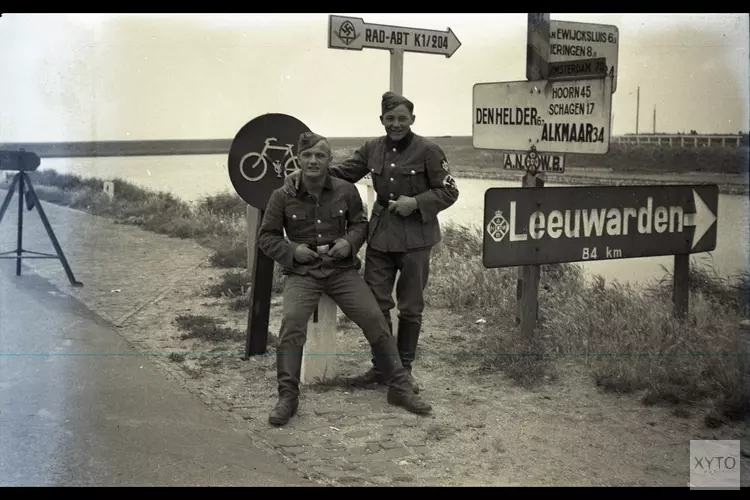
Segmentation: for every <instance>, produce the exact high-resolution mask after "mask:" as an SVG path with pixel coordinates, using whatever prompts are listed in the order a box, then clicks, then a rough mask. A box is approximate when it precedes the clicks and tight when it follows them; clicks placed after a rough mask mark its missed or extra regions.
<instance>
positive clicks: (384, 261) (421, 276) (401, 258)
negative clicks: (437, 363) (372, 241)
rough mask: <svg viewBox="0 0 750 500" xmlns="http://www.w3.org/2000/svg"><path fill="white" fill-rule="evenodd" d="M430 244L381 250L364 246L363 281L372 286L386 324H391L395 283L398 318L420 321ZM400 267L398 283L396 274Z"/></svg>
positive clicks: (428, 272) (418, 323)
mask: <svg viewBox="0 0 750 500" xmlns="http://www.w3.org/2000/svg"><path fill="white" fill-rule="evenodd" d="M431 252H432V247H427V248H420V249H418V250H412V251H410V252H381V251H379V250H375V249H374V248H372V247H370V246H369V245H368V246H367V248H366V249H365V273H364V275H365V276H364V277H365V282H366V283H367V286H369V287H370V290H372V294H373V295H374V296H375V300H376V301H377V303H378V307H379V308H380V312H381V313H382V314H383V316H384V317H385V319H386V321H387V323H388V326H389V328H390V329H392V325H391V309H393V307H394V306H396V304H394V302H393V296H392V295H393V285H394V284H395V285H396V300H397V301H398V318H399V320H400V321H403V322H406V323H412V324H415V325H421V324H422V312H423V311H424V290H425V288H426V287H427V280H428V278H429V274H430V254H431ZM399 271H401V276H399V279H398V283H395V282H396V274H397V273H398V272H399Z"/></svg>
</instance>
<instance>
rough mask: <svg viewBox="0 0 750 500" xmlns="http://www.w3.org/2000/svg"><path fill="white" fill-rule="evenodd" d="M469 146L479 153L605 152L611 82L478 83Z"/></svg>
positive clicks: (608, 80) (475, 90) (608, 135)
mask: <svg viewBox="0 0 750 500" xmlns="http://www.w3.org/2000/svg"><path fill="white" fill-rule="evenodd" d="M473 94H474V95H473V110H472V115H473V116H472V122H473V133H472V136H473V143H474V147H475V148H478V149H499V150H504V151H520V152H528V151H529V150H530V148H531V146H535V147H536V150H537V152H539V153H586V154H606V153H607V152H608V151H609V139H610V133H611V130H610V116H611V112H612V78H610V77H606V78H598V79H594V80H573V81H565V82H550V81H548V80H539V81H532V82H527V81H519V82H497V83H477V84H475V85H474V91H473Z"/></svg>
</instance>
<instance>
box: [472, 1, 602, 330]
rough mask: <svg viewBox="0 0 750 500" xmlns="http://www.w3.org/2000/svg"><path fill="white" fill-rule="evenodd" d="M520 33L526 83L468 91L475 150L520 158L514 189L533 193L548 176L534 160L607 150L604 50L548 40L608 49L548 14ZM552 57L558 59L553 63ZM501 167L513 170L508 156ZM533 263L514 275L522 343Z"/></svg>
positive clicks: (530, 325) (534, 17)
mask: <svg viewBox="0 0 750 500" xmlns="http://www.w3.org/2000/svg"><path fill="white" fill-rule="evenodd" d="M527 26H528V28H527V43H526V78H527V81H518V82H498V83H477V84H475V85H474V89H473V100H474V110H473V112H474V116H473V130H472V136H473V145H474V147H475V148H477V149H495V150H503V151H506V152H509V153H511V152H512V153H514V154H516V155H525V156H524V157H523V160H522V161H523V166H525V167H526V173H525V175H524V176H523V179H522V181H521V187H522V188H526V189H528V188H532V189H539V188H543V187H544V178H543V176H544V171H549V170H550V169H549V167H547V168H542V169H541V170H542V172H540V165H544V164H545V163H546V164H547V165H549V158H545V160H541V157H540V155H545V154H548V153H557V154H564V153H578V154H606V153H607V152H608V151H609V142H610V134H611V125H612V123H611V111H612V85H613V81H614V70H612V78H607V77H605V76H606V75H607V65H608V64H610V59H609V58H608V57H609V56H608V53H607V52H606V51H604V52H605V53H601V54H600V53H599V52H598V51H596V50H594V49H593V48H588V49H586V48H583V49H581V48H580V47H579V48H570V47H568V48H565V49H560V48H559V46H560V45H561V44H560V43H557V44H553V45H552V46H551V45H550V39H551V38H554V39H555V40H558V39H566V40H567V39H578V38H582V39H584V40H586V41H592V42H596V43H601V42H603V43H610V38H609V37H608V36H607V35H606V34H605V35H604V36H603V38H602V36H599V35H596V36H594V35H593V34H592V33H588V32H586V33H583V32H582V31H581V30H580V29H579V30H577V31H576V30H573V31H572V32H571V29H570V28H567V27H564V26H563V27H558V25H556V24H554V25H553V24H552V23H551V21H550V17H549V14H548V13H531V14H529V15H528V21H527ZM553 32H554V34H553ZM571 33H572V34H571ZM615 41H616V38H615V37H612V42H615ZM615 45H616V44H615ZM566 47H567V46H566ZM615 52H616V50H615ZM553 55H556V56H559V57H558V58H557V59H554V60H553V59H552V56H553ZM570 55H572V56H573V57H572V58H568V57H565V56H570ZM610 55H611V54H610ZM571 61H572V62H571ZM517 161H518V160H517ZM503 164H504V168H513V158H511V157H510V154H506V156H505V158H504V159H503ZM562 164H563V162H562V159H560V161H558V162H557V168H555V161H554V159H553V160H552V165H553V169H554V170H557V171H562V170H563V167H562ZM539 264H540V263H538V262H536V261H534V260H531V261H530V262H527V263H524V264H522V265H521V266H522V269H519V275H518V281H517V299H518V303H517V308H516V321H517V322H520V323H521V331H522V335H523V336H524V337H526V338H530V337H532V336H533V333H534V328H535V326H536V322H537V318H538V309H539V308H538V302H537V301H538V288H539V271H540V269H539Z"/></svg>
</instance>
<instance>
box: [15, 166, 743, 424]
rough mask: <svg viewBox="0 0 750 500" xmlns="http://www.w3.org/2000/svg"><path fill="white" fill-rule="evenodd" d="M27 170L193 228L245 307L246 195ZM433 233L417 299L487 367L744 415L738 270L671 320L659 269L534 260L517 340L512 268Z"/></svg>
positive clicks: (175, 226) (88, 204)
mask: <svg viewBox="0 0 750 500" xmlns="http://www.w3.org/2000/svg"><path fill="white" fill-rule="evenodd" d="M30 175H31V176H32V180H33V181H34V183H35V185H36V186H37V188H36V190H37V193H38V195H39V197H40V198H41V199H42V200H45V201H48V202H52V203H57V204H61V205H66V206H69V207H73V208H78V209H82V210H85V211H87V212H89V213H93V214H96V215H103V216H108V217H112V218H114V219H115V220H117V221H119V222H121V223H126V224H135V225H138V226H141V227H143V228H144V229H147V230H150V231H154V232H157V233H161V234H167V235H170V236H174V237H178V238H193V239H196V240H197V241H198V242H199V243H201V244H203V245H206V246H207V247H209V248H212V249H213V250H214V254H213V255H212V258H211V260H212V263H213V264H214V265H215V266H217V267H224V268H227V269H229V270H228V272H227V274H226V275H225V276H224V277H223V279H222V282H221V283H218V284H216V285H215V286H212V287H210V288H209V289H208V290H207V293H208V294H209V295H213V296H225V297H228V298H229V299H230V300H231V305H232V307H234V308H236V309H240V308H246V307H247V305H248V297H249V296H248V286H249V284H248V283H247V279H246V269H245V268H246V259H247V257H246V236H245V234H246V227H245V222H244V214H245V210H246V204H245V202H244V201H243V200H241V199H240V198H239V196H237V195H236V194H235V193H224V194H220V195H217V196H211V197H207V198H204V199H202V200H200V201H199V202H197V203H194V204H189V203H186V202H184V201H182V200H179V199H177V198H175V197H173V196H172V195H170V194H168V193H154V192H149V191H147V190H144V189H141V188H139V187H137V186H134V185H132V184H129V183H128V182H125V181H123V180H120V179H116V180H115V193H116V197H115V199H114V200H113V201H110V200H109V198H107V196H106V195H105V194H104V193H103V192H102V189H101V186H102V180H101V179H80V178H78V177H76V176H73V175H61V174H57V173H56V172H54V171H49V170H47V171H37V172H33V173H31V174H30ZM0 187H3V186H2V185H0ZM443 235H444V239H443V241H442V242H441V243H440V244H439V245H437V246H436V248H435V250H434V253H433V258H432V268H431V275H430V281H429V284H428V288H427V291H426V294H427V305H428V306H429V307H434V308H446V309H449V310H451V311H453V312H454V313H456V314H458V315H461V316H462V317H464V318H466V320H467V322H469V324H470V325H471V327H470V328H467V329H465V331H464V335H463V338H462V340H461V341H460V342H459V345H458V346H457V351H458V352H463V353H466V354H472V355H477V354H479V355H481V359H482V362H481V363H482V367H483V368H484V369H485V370H493V371H494V370H499V371H502V372H504V373H505V374H506V375H507V376H508V377H510V378H511V379H512V380H514V381H516V382H517V383H518V384H520V385H523V386H529V387H530V386H534V385H536V384H538V383H540V382H542V381H544V380H548V379H550V378H553V377H554V376H555V370H554V369H555V366H556V364H555V362H554V361H555V359H559V358H560V357H567V358H574V359H578V360H581V362H582V363H584V364H585V366H586V368H587V369H588V370H589V371H590V373H591V375H592V377H593V379H594V380H595V381H596V383H597V384H598V385H599V386H600V387H602V388H603V389H605V390H608V391H612V392H617V393H636V392H637V393H639V394H641V395H642V400H643V402H644V404H668V405H672V406H674V407H675V412H676V414H680V415H685V414H686V412H687V411H688V410H687V409H686V408H690V407H691V406H693V405H697V404H699V403H705V402H708V403H709V404H710V407H711V410H710V411H709V412H708V413H707V414H706V416H705V418H706V424H707V425H708V426H712V427H716V426H719V425H721V424H722V423H724V422H728V421H734V420H737V419H740V418H743V416H744V415H746V414H747V410H748V401H749V400H750V391H749V390H748V383H747V379H746V377H747V373H748V369H747V354H746V349H745V347H744V345H743V338H742V333H741V331H740V329H739V326H738V321H739V320H740V319H741V318H746V317H747V316H748V313H749V311H748V296H749V294H748V291H749V290H750V275H748V273H745V274H742V275H739V276H736V277H733V278H732V279H729V280H724V279H720V278H719V277H718V276H717V274H716V273H715V272H712V270H711V269H710V267H709V268H707V267H705V266H698V265H696V264H697V263H696V262H694V263H693V265H692V266H691V274H690V283H691V288H692V290H691V302H690V314H689V317H688V318H687V319H686V320H685V321H683V322H680V321H677V320H676V319H675V318H673V317H672V305H671V276H669V274H668V273H666V272H665V276H664V279H662V280H661V282H658V283H657V284H656V285H654V286H652V287H651V288H649V289H648V290H646V291H645V292H644V291H641V290H635V289H633V288H631V287H629V286H627V285H622V284H620V283H617V282H615V283H605V282H604V281H603V280H602V279H597V280H595V281H594V282H593V284H592V283H590V282H587V281H586V280H584V277H583V273H582V269H581V267H580V266H578V265H575V264H564V265H555V266H542V273H541V282H540V293H539V303H540V325H539V328H538V331H537V333H536V335H535V337H534V339H532V340H528V341H523V340H520V339H519V337H518V335H517V326H516V325H515V324H514V321H515V304H516V299H515V297H516V272H515V269H486V268H484V266H483V265H482V260H481V255H482V236H481V232H480V230H479V228H477V227H468V226H460V225H451V224H449V225H445V226H444V227H443ZM361 256H363V251H362V254H361ZM238 269H239V270H240V271H238ZM242 269H245V271H244V272H243V271H241V270H242ZM283 281H284V277H283V276H282V275H281V273H280V272H279V266H278V265H276V266H275V268H274V293H277V294H278V293H279V292H280V291H281V290H282V288H283ZM478 317H479V318H482V319H483V320H484V323H482V324H481V325H475V324H474V321H473V320H474V319H476V318H478ZM175 321H176V324H177V325H178V327H179V328H180V329H181V330H182V331H183V332H184V338H186V339H187V338H200V339H202V340H206V341H209V342H219V341H223V340H230V339H231V340H240V339H241V338H242V334H241V333H240V332H238V331H236V330H232V329H230V328H227V327H224V326H222V325H221V324H220V323H219V322H217V321H216V320H215V319H213V318H207V317H199V316H190V315H186V316H180V317H177V318H175ZM475 357H476V356H475Z"/></svg>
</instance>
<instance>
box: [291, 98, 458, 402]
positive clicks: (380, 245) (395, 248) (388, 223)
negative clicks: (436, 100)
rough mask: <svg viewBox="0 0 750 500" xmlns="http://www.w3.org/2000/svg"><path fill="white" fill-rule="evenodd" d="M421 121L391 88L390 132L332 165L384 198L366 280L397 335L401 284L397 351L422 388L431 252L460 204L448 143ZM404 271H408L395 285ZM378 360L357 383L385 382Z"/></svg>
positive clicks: (386, 117) (385, 112) (375, 214)
mask: <svg viewBox="0 0 750 500" xmlns="http://www.w3.org/2000/svg"><path fill="white" fill-rule="evenodd" d="M414 119H415V115H414V104H412V102H411V101H409V100H408V99H406V98H405V97H403V96H400V95H397V94H394V93H393V92H386V93H385V94H383V97H382V102H381V116H380V123H381V124H382V125H383V127H384V128H385V135H384V136H382V137H379V138H377V139H374V140H370V141H367V142H365V144H363V145H362V146H361V147H360V148H359V149H358V150H357V151H355V152H354V155H353V156H352V157H351V158H349V159H347V160H346V161H344V162H343V163H342V164H340V165H335V166H331V167H330V168H329V172H330V174H331V175H332V176H333V177H336V178H339V179H344V180H346V181H349V182H351V183H355V182H357V181H359V180H360V179H362V178H363V177H364V176H365V175H367V174H370V176H371V178H372V182H373V187H374V189H375V192H376V194H377V200H376V202H375V204H374V206H373V210H372V220H371V221H370V225H369V228H368V232H367V249H366V253H365V271H364V277H365V281H366V283H367V285H368V286H369V287H370V289H371V290H372V293H373V294H374V295H375V298H376V299H377V302H378V305H379V306H380V310H381V312H382V314H383V317H384V318H385V319H386V321H387V323H388V326H389V328H390V330H391V332H393V325H392V324H391V315H390V311H391V309H393V307H394V303H393V299H392V295H393V286H394V284H395V285H396V299H397V300H398V312H399V314H398V330H397V333H396V338H397V345H398V350H399V354H400V356H401V362H402V364H403V366H404V367H405V368H406V370H407V371H408V374H409V379H410V381H411V383H412V386H413V388H414V390H415V392H419V385H418V384H417V383H416V381H415V380H414V378H413V376H412V363H413V361H414V359H415V357H416V352H417V343H418V339H419V335H420V331H421V326H422V311H423V309H424V295H423V294H424V290H425V288H426V286H427V279H428V276H429V272H430V253H431V250H432V247H433V246H434V245H435V244H436V243H438V242H439V241H440V239H441V232H440V225H439V223H438V219H437V215H438V213H439V212H441V211H443V210H445V209H446V208H448V207H450V206H451V205H453V203H455V202H456V200H457V199H458V188H457V187H456V182H455V180H454V178H453V177H452V176H451V174H450V170H449V168H448V161H447V159H446V157H445V153H444V152H443V150H442V148H440V146H438V145H437V144H435V143H434V142H432V141H430V140H428V139H426V138H424V137H422V136H419V135H417V134H415V133H414V132H413V131H412V130H411V126H412V124H413V123H414ZM299 176H300V174H299V173H298V172H294V173H293V174H291V175H290V176H288V177H287V178H286V179H285V180H284V190H285V192H286V193H287V194H288V195H293V194H294V193H295V192H296V189H297V188H298V185H299ZM398 271H400V272H401V276H400V277H399V280H398V283H397V284H396V283H395V281H396V274H397V272H398ZM372 361H373V366H372V368H371V369H370V370H369V371H368V372H366V373H365V374H363V375H361V376H359V377H354V378H353V379H351V382H352V383H353V385H355V386H360V387H363V386H368V385H371V384H373V383H378V384H382V383H383V382H384V378H383V375H382V373H381V372H380V370H379V369H378V366H377V363H375V358H374V357H373V360H372Z"/></svg>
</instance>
